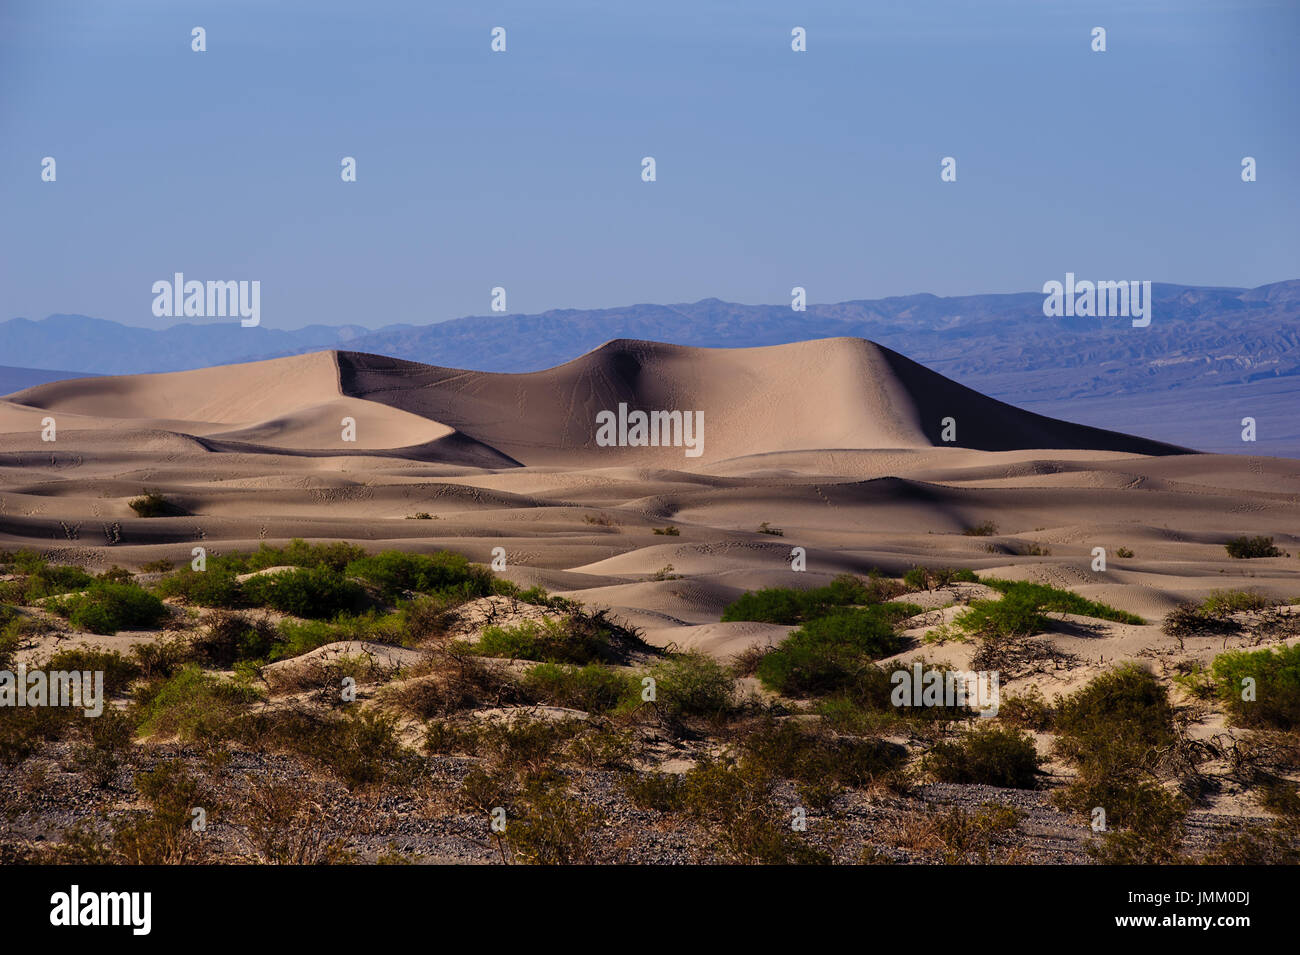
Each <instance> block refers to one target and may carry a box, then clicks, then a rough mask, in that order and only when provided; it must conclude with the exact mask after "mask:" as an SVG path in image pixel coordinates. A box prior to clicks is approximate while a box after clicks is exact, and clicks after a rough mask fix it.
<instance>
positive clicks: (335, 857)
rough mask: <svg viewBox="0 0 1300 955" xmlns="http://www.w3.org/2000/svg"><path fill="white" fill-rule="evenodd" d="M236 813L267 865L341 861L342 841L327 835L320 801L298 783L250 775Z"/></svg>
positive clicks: (343, 857) (342, 858)
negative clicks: (240, 807)
mask: <svg viewBox="0 0 1300 955" xmlns="http://www.w3.org/2000/svg"><path fill="white" fill-rule="evenodd" d="M247 782H248V795H247V798H246V800H245V802H244V805H243V807H242V810H241V811H240V813H239V817H238V818H239V820H240V822H241V823H242V824H243V826H244V832H245V834H246V836H247V838H248V841H249V842H250V843H251V844H252V846H253V848H254V849H255V850H256V851H257V854H258V856H259V857H260V859H261V861H262V862H265V863H268V864H270V865H322V864H330V863H334V862H340V861H344V859H345V858H346V853H345V851H344V849H343V846H342V844H341V843H340V842H339V841H338V840H335V839H330V838H329V837H328V835H327V829H326V822H327V820H326V819H325V814H324V812H323V810H322V809H321V807H320V805H319V804H318V803H316V802H314V801H313V800H312V799H311V797H310V796H309V794H308V793H307V792H306V791H305V790H304V789H303V788H301V787H299V786H293V785H289V784H287V783H279V782H273V781H267V782H263V781H262V780H259V779H257V778H255V777H252V776H249V777H248V778H247Z"/></svg>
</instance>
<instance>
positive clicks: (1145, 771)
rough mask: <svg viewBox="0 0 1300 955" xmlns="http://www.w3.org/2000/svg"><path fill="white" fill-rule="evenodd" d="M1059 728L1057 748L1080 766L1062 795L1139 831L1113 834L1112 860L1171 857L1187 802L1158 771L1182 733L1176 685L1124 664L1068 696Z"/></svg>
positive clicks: (1061, 799) (1071, 804) (1070, 805)
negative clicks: (1173, 699) (1172, 690)
mask: <svg viewBox="0 0 1300 955" xmlns="http://www.w3.org/2000/svg"><path fill="white" fill-rule="evenodd" d="M1053 727H1054V729H1055V730H1056V732H1057V734H1058V735H1057V739H1056V746H1055V748H1056V752H1057V753H1058V754H1059V755H1061V756H1062V757H1064V758H1065V759H1066V760H1068V761H1069V762H1071V763H1073V764H1074V765H1075V766H1076V767H1078V770H1079V773H1078V776H1077V777H1076V778H1075V779H1074V780H1073V781H1072V782H1071V783H1070V784H1069V785H1068V786H1066V787H1065V788H1064V789H1063V790H1061V791H1060V792H1058V793H1057V794H1056V795H1055V796H1054V797H1053V798H1054V801H1055V802H1056V803H1057V804H1058V805H1060V806H1062V807H1063V808H1066V809H1071V810H1073V811H1075V812H1079V813H1083V814H1088V813H1091V812H1092V810H1093V809H1094V808H1095V807H1098V806H1099V807H1101V808H1102V809H1104V810H1105V811H1106V820H1107V824H1108V825H1114V826H1120V827H1126V828H1129V829H1131V830H1133V831H1132V832H1130V833H1128V834H1127V835H1123V836H1117V837H1115V838H1111V837H1110V836H1107V838H1106V840H1105V842H1104V844H1103V846H1102V850H1101V851H1103V852H1104V853H1105V854H1106V855H1105V857H1106V858H1109V859H1110V860H1111V861H1115V862H1123V861H1142V860H1143V859H1145V860H1148V861H1162V860H1163V861H1171V860H1172V858H1173V856H1174V855H1175V854H1176V851H1177V846H1178V843H1179V842H1180V840H1181V832H1182V829H1181V826H1182V818H1183V816H1184V815H1185V814H1186V808H1187V807H1186V805H1185V802H1184V801H1183V800H1181V799H1178V798H1176V797H1174V796H1172V795H1170V794H1169V793H1167V792H1165V790H1164V789H1163V788H1162V787H1161V786H1160V785H1159V783H1158V782H1157V781H1156V779H1155V777H1154V775H1153V767H1154V766H1155V765H1156V764H1157V763H1158V762H1159V759H1158V754H1159V753H1160V752H1161V751H1162V750H1165V749H1167V748H1169V747H1171V746H1172V745H1173V744H1174V743H1175V741H1176V738H1177V737H1176V734H1175V731H1174V709H1173V705H1172V704H1171V703H1170V702H1169V693H1168V690H1166V688H1165V687H1164V686H1163V685H1161V684H1160V683H1159V681H1157V680H1156V678H1155V676H1153V675H1152V674H1151V673H1149V672H1148V671H1146V670H1144V669H1142V668H1141V667H1139V666H1137V665H1135V664H1123V665H1121V666H1118V667H1115V668H1114V669H1112V670H1110V671H1109V672H1108V673H1104V674H1102V675H1101V676H1099V677H1097V678H1095V679H1094V680H1093V681H1092V682H1090V683H1089V684H1088V685H1087V686H1085V687H1084V688H1083V689H1081V690H1079V691H1078V692H1077V693H1075V694H1073V695H1072V696H1070V697H1068V698H1067V699H1066V700H1064V701H1063V702H1062V703H1061V704H1060V706H1059V708H1058V710H1057V712H1056V714H1055V717H1054V720H1053Z"/></svg>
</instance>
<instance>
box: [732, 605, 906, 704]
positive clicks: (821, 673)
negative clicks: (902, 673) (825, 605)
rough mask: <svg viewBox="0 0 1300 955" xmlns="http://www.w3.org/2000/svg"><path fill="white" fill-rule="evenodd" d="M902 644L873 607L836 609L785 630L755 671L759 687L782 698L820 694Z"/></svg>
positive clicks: (849, 681)
mask: <svg viewBox="0 0 1300 955" xmlns="http://www.w3.org/2000/svg"><path fill="white" fill-rule="evenodd" d="M906 645H907V641H906V640H905V639H904V638H902V637H899V636H898V635H897V634H895V633H894V629H893V627H892V626H891V625H890V624H889V622H888V620H887V619H886V618H885V617H884V616H883V615H882V614H880V613H878V612H877V611H876V610H875V609H874V608H866V609H858V608H854V609H851V610H842V611H840V612H838V613H836V614H834V615H832V616H828V617H821V618H818V619H815V620H812V621H809V622H808V623H805V624H804V625H803V626H802V627H800V628H799V629H798V630H796V631H794V632H793V633H792V634H790V636H789V637H787V638H786V639H785V640H783V641H782V642H781V644H780V645H779V646H778V647H777V648H776V649H775V650H773V651H772V652H771V653H768V654H767V655H765V656H764V657H763V659H762V660H761V661H760V662H759V664H758V670H757V674H758V678H759V680H761V681H762V683H763V685H764V686H766V687H768V688H769V689H772V690H775V691H776V692H778V693H782V694H784V695H786V696H810V695H812V696H817V695H825V694H828V693H835V692H837V691H845V690H848V689H849V688H850V687H852V686H853V685H854V683H855V682H856V677H857V674H858V673H859V672H860V671H861V670H862V668H863V667H864V665H866V664H868V663H870V662H871V661H873V660H877V659H880V658H881V657H886V656H891V655H893V654H895V653H898V652H900V651H901V650H903V649H904V648H905V647H906Z"/></svg>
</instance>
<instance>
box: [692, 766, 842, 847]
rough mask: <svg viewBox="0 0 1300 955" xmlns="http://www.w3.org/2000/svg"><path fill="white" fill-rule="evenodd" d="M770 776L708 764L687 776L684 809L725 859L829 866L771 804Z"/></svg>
mask: <svg viewBox="0 0 1300 955" xmlns="http://www.w3.org/2000/svg"><path fill="white" fill-rule="evenodd" d="M773 781H774V780H773V777H772V775H771V774H770V773H769V772H767V771H765V770H764V769H763V768H761V767H760V766H758V765H756V764H754V763H752V762H751V763H750V764H749V765H741V766H735V765H729V764H727V763H722V762H704V763H701V764H700V765H699V766H696V767H695V768H694V769H692V770H690V772H688V773H686V774H685V777H684V778H683V780H682V783H681V785H682V805H683V811H684V812H685V813H686V815H687V816H689V817H690V818H692V819H694V820H695V821H696V822H697V823H699V824H701V825H703V826H704V827H705V828H706V829H707V830H708V831H709V833H710V834H711V836H712V845H713V847H714V849H715V851H717V852H718V853H719V854H720V855H721V856H722V857H723V858H724V859H728V860H732V861H736V862H742V863H758V864H765V865H788V864H803V865H807V864H825V863H828V862H829V861H830V858H829V856H828V855H827V854H826V853H825V852H823V851H822V850H820V849H817V848H815V847H814V846H811V845H809V844H808V843H807V842H805V841H803V840H802V839H800V838H799V837H798V836H797V835H796V834H795V833H793V832H791V830H790V826H789V822H788V818H789V817H788V815H787V814H786V813H784V812H783V811H782V810H781V809H780V808H778V807H777V806H775V805H774V804H773V802H772V787H773Z"/></svg>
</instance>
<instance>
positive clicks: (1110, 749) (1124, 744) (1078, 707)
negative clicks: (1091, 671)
mask: <svg viewBox="0 0 1300 955" xmlns="http://www.w3.org/2000/svg"><path fill="white" fill-rule="evenodd" d="M1173 720H1174V708H1173V704H1171V703H1170V702H1169V691H1168V690H1167V689H1166V688H1165V687H1164V686H1163V685H1162V684H1161V683H1160V682H1159V681H1158V680H1157V679H1156V678H1155V676H1154V675H1153V674H1151V673H1150V672H1148V671H1147V670H1144V669H1143V668H1141V667H1140V666H1137V665H1136V664H1131V663H1130V664H1123V665H1120V666H1117V667H1115V668H1114V669H1112V670H1110V671H1109V672H1108V673H1103V674H1102V675H1101V676H1098V677H1096V678H1095V679H1094V680H1092V682H1090V683H1089V684H1088V685H1087V686H1085V687H1084V688H1083V689H1081V690H1079V691H1078V692H1076V693H1075V694H1073V695H1072V696H1069V697H1067V698H1066V699H1065V700H1063V701H1062V702H1061V704H1060V706H1059V708H1058V710H1057V712H1056V715H1055V718H1054V720H1053V726H1054V728H1055V730H1056V732H1057V748H1058V750H1059V751H1060V752H1061V753H1062V754H1063V755H1064V756H1065V757H1066V758H1068V759H1071V760H1072V761H1074V762H1076V763H1078V764H1080V765H1082V766H1084V767H1085V768H1090V767H1095V768H1096V769H1098V770H1099V771H1101V772H1105V771H1108V770H1110V769H1113V768H1117V767H1126V766H1132V765H1137V764H1141V763H1142V762H1144V761H1145V757H1146V756H1147V755H1148V754H1149V753H1150V751H1151V750H1153V749H1156V748H1158V747H1163V746H1168V745H1170V744H1171V743H1172V742H1173V741H1174V728H1173Z"/></svg>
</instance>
